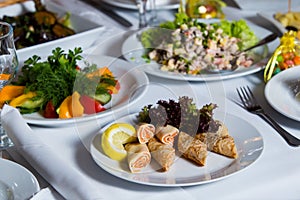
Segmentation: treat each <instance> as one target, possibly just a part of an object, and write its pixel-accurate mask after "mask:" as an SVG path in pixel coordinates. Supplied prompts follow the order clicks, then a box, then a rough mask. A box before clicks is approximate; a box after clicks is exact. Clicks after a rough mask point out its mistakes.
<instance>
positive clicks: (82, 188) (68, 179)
mask: <svg viewBox="0 0 300 200" xmlns="http://www.w3.org/2000/svg"><path fill="white" fill-rule="evenodd" d="M1 119H2V126H3V127H4V129H5V130H6V132H7V135H8V136H9V137H10V138H11V140H12V141H13V143H14V145H15V148H16V149H17V150H18V152H19V153H20V154H21V155H22V156H23V157H24V158H25V159H26V160H27V162H28V163H30V165H31V166H32V167H33V168H34V169H35V170H36V171H37V172H38V173H39V174H41V175H42V176H43V178H45V179H46V180H47V181H48V182H49V183H50V184H51V185H52V186H53V187H54V188H55V190H57V192H59V193H60V194H61V195H62V196H63V197H64V198H66V199H72V200H77V199H78V200H98V199H103V195H102V194H100V191H99V188H98V187H97V188H96V186H95V185H93V184H91V183H90V182H89V180H88V179H87V178H86V177H85V176H83V174H81V173H80V172H79V171H78V170H77V169H75V168H74V167H72V166H71V165H70V163H68V162H66V161H65V160H64V159H63V158H62V157H61V156H60V155H58V154H56V153H54V151H53V150H52V149H51V147H50V146H48V145H47V144H45V143H43V142H42V140H41V139H40V138H39V137H38V135H36V134H34V132H33V131H32V129H31V128H30V127H29V126H28V125H27V123H26V122H25V120H24V119H23V117H22V116H21V114H20V112H19V111H18V110H17V109H15V108H13V107H11V106H8V105H5V106H4V107H3V109H2V112H1Z"/></svg>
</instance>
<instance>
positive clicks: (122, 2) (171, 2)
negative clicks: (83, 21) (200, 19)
mask: <svg viewBox="0 0 300 200" xmlns="http://www.w3.org/2000/svg"><path fill="white" fill-rule="evenodd" d="M102 1H103V2H105V3H107V4H109V5H112V6H116V7H120V8H126V9H138V8H137V6H136V4H135V1H132V0H114V1H111V0H102ZM179 2H180V0H157V1H156V8H157V9H176V8H178V7H179ZM148 6H149V7H148V8H150V5H149V4H148Z"/></svg>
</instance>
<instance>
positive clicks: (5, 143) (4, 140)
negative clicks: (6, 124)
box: [0, 123, 14, 150]
mask: <svg viewBox="0 0 300 200" xmlns="http://www.w3.org/2000/svg"><path fill="white" fill-rule="evenodd" d="M13 145H14V144H13V143H12V141H11V140H10V139H9V137H8V136H7V135H6V133H5V130H4V129H3V127H2V126H1V123H0V150H3V149H6V148H8V147H11V146H13Z"/></svg>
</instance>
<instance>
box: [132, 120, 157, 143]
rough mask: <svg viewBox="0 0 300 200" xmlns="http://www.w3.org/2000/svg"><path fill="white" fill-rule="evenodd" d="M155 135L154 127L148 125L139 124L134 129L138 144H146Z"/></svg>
mask: <svg viewBox="0 0 300 200" xmlns="http://www.w3.org/2000/svg"><path fill="white" fill-rule="evenodd" d="M154 134H155V126H154V125H153V124H148V123H140V124H138V125H137V127H136V135H137V138H138V140H139V143H141V144H146V143H147V142H148V141H149V139H150V138H152V137H153V136H154Z"/></svg>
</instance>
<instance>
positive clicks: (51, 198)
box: [30, 187, 62, 200]
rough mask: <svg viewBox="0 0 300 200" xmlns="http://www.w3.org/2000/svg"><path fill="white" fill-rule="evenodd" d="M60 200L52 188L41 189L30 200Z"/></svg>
mask: <svg viewBox="0 0 300 200" xmlns="http://www.w3.org/2000/svg"><path fill="white" fill-rule="evenodd" d="M58 199H61V200H62V198H60V197H58V196H57V193H56V192H55V191H53V189H52V188H49V187H47V188H44V189H41V190H40V191H39V192H38V193H37V194H35V195H34V196H33V197H32V198H30V200H58Z"/></svg>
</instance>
